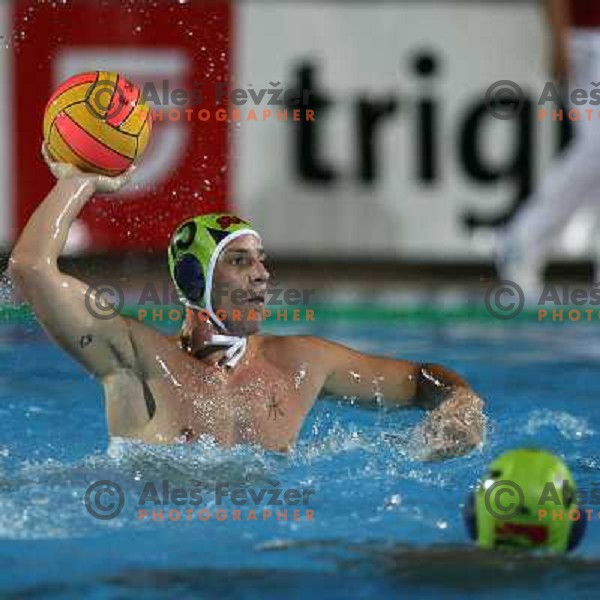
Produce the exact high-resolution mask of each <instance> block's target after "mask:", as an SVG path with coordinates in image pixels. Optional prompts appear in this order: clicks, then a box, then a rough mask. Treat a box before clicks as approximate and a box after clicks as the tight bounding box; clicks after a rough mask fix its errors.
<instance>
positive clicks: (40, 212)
mask: <svg viewBox="0 0 600 600" xmlns="http://www.w3.org/2000/svg"><path fill="white" fill-rule="evenodd" d="M44 157H45V159H46V161H47V162H48V164H49V166H50V168H51V170H52V172H53V174H54V175H55V176H56V177H57V178H58V181H57V183H56V185H55V186H54V188H53V189H52V191H51V192H50V193H49V194H48V196H47V197H46V198H45V199H44V200H43V202H42V203H41V204H40V205H39V206H38V208H37V209H36V211H35V212H34V213H33V215H32V216H31V218H30V220H29V222H28V223H27V225H26V227H25V229H24V230H23V232H22V234H21V237H20V238H19V240H18V241H17V244H16V245H15V247H14V249H13V251H12V254H11V257H10V261H9V275H10V277H11V279H12V280H13V281H14V282H15V283H16V284H17V286H18V288H19V289H20V291H21V292H22V294H23V296H24V298H25V300H26V301H27V302H28V303H29V304H30V305H31V307H32V309H33V311H34V312H35V314H36V316H37V318H38V320H39V321H40V323H41V324H42V325H43V326H44V328H45V330H46V331H47V332H48V334H49V335H50V336H51V337H52V338H53V339H54V340H55V341H56V342H57V343H58V344H59V345H60V346H61V347H62V348H63V349H65V350H66V351H67V352H68V353H69V354H71V356H73V357H74V358H75V359H77V360H78V361H79V362H80V363H81V364H82V365H83V366H84V367H85V368H86V369H87V370H88V371H90V372H91V373H93V374H94V375H96V376H98V377H101V378H102V377H105V376H107V375H110V374H111V373H112V372H113V371H114V370H115V369H118V368H123V367H124V366H126V365H124V364H123V363H124V362H125V363H126V362H127V361H128V359H129V357H130V356H131V354H132V352H131V344H130V341H129V334H128V328H127V326H126V324H125V321H124V320H123V319H122V318H121V317H116V318H113V319H111V320H100V319H98V318H97V317H95V316H94V315H93V314H92V313H90V312H88V309H87V308H86V294H88V296H90V293H89V290H90V286H89V285H88V284H86V283H84V282H82V281H79V280H78V279H75V278H73V277H70V276H69V275H66V274H65V273H63V272H61V271H60V270H59V268H58V257H59V255H60V253H61V251H62V249H63V246H64V245H65V242H66V239H67V234H68V232H69V228H70V226H71V224H72V223H73V221H74V220H75V218H76V217H77V215H78V214H79V212H80V211H81V209H82V208H83V207H84V206H85V204H86V202H87V201H88V200H89V199H90V198H91V197H92V196H93V194H94V193H95V192H96V191H102V192H109V191H116V190H118V189H119V188H120V187H121V186H122V185H123V184H124V183H125V182H126V181H127V179H128V176H129V174H127V175H123V176H120V177H118V178H111V177H101V176H96V175H88V174H84V173H81V172H80V171H78V170H77V169H75V167H72V166H70V165H66V164H60V163H52V162H50V161H49V159H48V157H47V155H46V154H45V153H44ZM90 300H91V301H92V302H95V301H96V298H95V295H94V294H91V296H90Z"/></svg>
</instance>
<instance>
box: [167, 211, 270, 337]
mask: <svg viewBox="0 0 600 600" xmlns="http://www.w3.org/2000/svg"><path fill="white" fill-rule="evenodd" d="M247 234H250V235H254V236H256V237H257V238H259V239H260V236H259V235H258V233H257V232H256V231H255V230H254V229H253V228H252V226H251V224H250V223H249V222H248V221H244V220H243V219H240V218H239V217H237V216H236V215H233V214H231V213H211V214H206V215H201V216H199V217H194V218H192V219H187V220H186V221H184V222H183V223H181V224H180V225H179V227H177V229H176V230H175V233H174V234H173V235H172V237H171V241H170V243H169V251H168V252H169V256H168V260H169V272H170V273H171V279H172V280H173V283H174V285H175V288H176V290H177V293H178V294H179V297H180V299H181V301H182V302H183V303H184V304H185V305H186V306H189V307H191V308H196V309H201V308H206V309H207V310H208V313H209V315H210V317H211V319H212V320H213V321H214V322H215V323H216V324H217V325H219V326H220V327H221V328H223V329H224V325H223V323H222V322H221V321H220V319H218V318H217V316H216V314H215V312H214V310H213V307H212V300H211V294H212V284H213V273H214V270H215V265H216V262H217V259H218V258H219V255H220V254H221V252H222V251H223V249H224V248H225V246H226V245H227V244H228V243H229V242H231V241H233V240H234V239H236V238H238V237H240V236H242V235H247Z"/></svg>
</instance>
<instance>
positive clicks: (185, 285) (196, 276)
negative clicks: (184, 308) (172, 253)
mask: <svg viewBox="0 0 600 600" xmlns="http://www.w3.org/2000/svg"><path fill="white" fill-rule="evenodd" d="M173 276H174V278H175V283H176V284H177V287H178V288H179V289H180V290H181V291H182V292H183V294H184V296H185V297H186V298H187V299H188V300H189V301H190V302H194V303H198V302H201V301H202V296H203V295H204V286H205V282H204V274H203V272H202V265H201V264H200V261H199V260H198V259H197V258H196V257H195V256H194V255H193V254H184V255H183V256H182V257H180V258H179V260H177V262H176V263H175V268H174V269H173Z"/></svg>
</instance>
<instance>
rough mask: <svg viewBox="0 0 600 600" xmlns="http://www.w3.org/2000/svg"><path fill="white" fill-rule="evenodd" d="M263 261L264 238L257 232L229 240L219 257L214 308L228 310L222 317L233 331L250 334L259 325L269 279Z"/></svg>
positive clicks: (213, 297) (216, 268)
mask: <svg viewBox="0 0 600 600" xmlns="http://www.w3.org/2000/svg"><path fill="white" fill-rule="evenodd" d="M264 261H265V251H264V249H263V247H262V242H261V241H260V240H259V239H258V238H257V237H256V236H254V235H243V236H240V237H239V238H237V239H235V240H233V241H232V242H230V243H229V244H227V246H226V247H225V249H224V250H223V252H221V254H220V256H219V258H218V260H217V264H216V265H215V271H214V275H213V295H212V304H213V308H214V310H215V311H217V310H219V309H221V310H222V311H225V315H226V318H224V319H222V320H223V321H224V322H225V324H226V325H227V329H228V330H229V331H230V332H231V333H233V334H236V335H251V334H252V333H256V332H257V331H258V330H259V329H260V321H261V318H262V311H263V308H264V302H265V294H266V291H267V282H268V281H269V272H268V271H267V269H266V267H265V264H264ZM217 316H219V314H218V313H217Z"/></svg>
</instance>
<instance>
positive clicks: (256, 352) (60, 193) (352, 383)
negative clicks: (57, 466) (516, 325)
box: [10, 155, 485, 458]
mask: <svg viewBox="0 0 600 600" xmlns="http://www.w3.org/2000/svg"><path fill="white" fill-rule="evenodd" d="M45 158H46V160H47V162H48V164H49V166H50V169H51V170H52V172H53V174H54V175H55V176H56V177H57V179H58V181H57V183H56V185H55V187H54V188H53V189H52V191H51V192H50V193H49V195H48V196H47V197H46V199H45V200H44V201H43V202H42V203H41V204H40V205H39V207H38V208H37V210H36V211H35V213H34V214H33V215H32V216H31V218H30V220H29V222H28V223H27V225H26V227H25V229H24V231H23V233H22V235H21V237H20V239H19V240H18V243H17V244H16V246H15V248H14V250H13V253H12V256H11V259H10V273H11V276H12V278H13V281H15V282H16V283H17V284H18V287H19V288H20V290H21V292H22V294H23V295H24V297H25V299H26V300H27V301H28V302H29V304H30V305H31V307H32V308H33V310H34V311H35V314H36V315H37V318H38V319H39V321H40V322H41V323H42V325H43V326H44V328H45V329H46V331H47V332H48V333H49V335H50V336H51V337H52V338H53V339H54V340H55V341H56V342H57V343H58V344H59V345H60V346H61V347H62V348H63V349H64V350H66V351H67V352H68V353H69V354H71V356H73V357H74V358H75V359H76V360H78V361H79V362H80V363H81V364H82V365H83V366H84V368H85V369H87V370H88V371H89V372H90V373H92V374H93V375H95V376H96V377H97V378H98V379H99V380H100V381H101V382H102V385H103V387H104V393H105V398H106V414H107V421H108V428H109V432H110V434H111V436H120V437H127V438H135V439H138V440H141V441H144V442H148V443H172V442H176V441H191V440H194V439H197V438H198V437H199V436H201V435H208V436H211V437H213V438H214V439H215V440H216V441H217V442H218V443H219V444H222V445H225V446H231V445H234V444H240V443H251V444H258V445H261V446H263V447H265V448H267V449H271V450H277V451H285V450H287V449H289V448H290V447H291V446H292V445H293V444H294V442H295V440H296V437H297V435H298V432H299V431H300V428H301V426H302V423H303V421H304V419H305V417H306V415H307V413H308V412H309V411H310V409H311V407H312V405H313V403H314V401H315V399H316V398H317V397H318V395H319V394H320V393H321V392H323V393H327V394H332V395H335V396H337V397H339V398H349V397H353V398H357V399H358V400H359V401H362V402H363V403H365V404H372V403H373V402H374V401H375V400H377V401H378V402H379V403H381V404H382V405H384V406H386V407H419V408H424V409H427V410H428V411H429V412H428V414H427V415H426V417H425V420H424V422H423V424H422V426H421V427H420V428H419V431H420V433H421V435H422V437H423V442H424V444H425V445H426V448H427V452H428V456H429V457H430V458H440V457H446V456H455V455H460V454H464V453H466V452H468V451H470V450H471V449H473V448H475V447H476V446H477V445H478V444H480V442H481V440H482V437H483V432H484V422H485V420H484V416H483V413H482V401H481V399H480V398H479V396H478V395H477V393H475V392H474V391H473V390H472V389H471V387H470V386H469V385H468V384H467V382H466V381H464V380H463V379H462V378H461V377H459V376H458V375H456V374H455V373H454V372H452V371H450V370H449V369H447V368H444V367H442V366H439V365H433V364H418V363H413V362H408V361H404V360H396V359H392V358H385V357H378V356H370V355H366V354H363V353H360V352H357V351H355V350H352V349H350V348H348V347H345V346H343V345H340V344H337V343H334V342H330V341H327V340H324V339H320V338H318V337H312V336H272V335H255V334H257V333H258V329H259V325H260V322H258V321H256V320H249V319H241V320H237V321H232V320H231V319H229V317H228V315H229V311H230V310H231V309H232V307H233V303H232V299H231V297H230V296H228V295H227V294H225V295H223V294H219V295H218V300H217V299H216V297H215V296H214V295H213V290H214V288H215V286H221V287H222V288H223V289H229V290H243V291H244V292H245V294H246V300H245V301H244V303H243V305H242V306H239V303H238V305H237V306H236V308H237V309H239V310H240V311H241V313H242V314H248V312H249V311H250V310H251V309H258V308H260V307H261V306H262V304H263V298H264V294H265V292H266V289H267V285H268V280H269V273H268V271H267V269H266V268H265V265H264V262H263V255H264V251H263V246H262V242H261V238H260V236H259V234H258V233H257V232H256V231H255V230H254V229H253V228H252V226H251V225H250V224H249V223H247V222H246V221H243V220H241V219H239V218H237V217H235V216H234V215H204V216H201V217H197V218H195V219H190V220H189V221H187V222H185V223H183V224H182V225H181V226H180V227H179V228H178V229H177V231H176V232H175V233H174V235H173V237H172V240H171V243H170V246H169V257H168V260H169V266H170V271H171V275H172V277H173V281H174V284H175V286H176V289H177V290H178V292H179V294H180V296H181V299H182V301H183V302H184V303H185V305H186V306H187V308H188V311H187V317H186V320H185V323H184V326H183V328H182V331H181V334H180V335H178V336H175V337H172V336H167V335H164V334H162V333H160V332H158V331H156V330H155V329H153V328H151V327H148V326H147V325H145V324H143V323H141V322H138V321H135V320H133V319H128V318H125V317H122V316H117V317H115V318H113V319H111V320H99V319H97V318H96V317H95V316H94V315H92V314H90V312H88V310H87V309H86V303H85V298H86V293H89V286H88V285H87V284H85V283H84V282H82V281H79V280H77V279H75V278H73V277H71V276H69V275H67V274H65V273H63V272H62V271H61V270H60V269H59V268H58V257H59V255H60V253H61V251H62V249H63V246H64V244H65V241H66V239H67V234H68V232H69V228H70V226H71V224H72V223H73V221H74V220H75V218H76V217H77V215H78V213H79V212H80V211H81V210H82V208H83V207H84V206H85V204H86V203H87V202H88V201H89V200H90V199H91V198H92V197H93V195H94V193H95V192H111V191H116V190H118V189H119V188H120V187H121V186H122V185H124V184H125V183H126V181H127V179H128V176H129V175H130V172H128V173H126V174H125V175H121V176H119V177H115V178H111V177H106V176H99V175H90V174H84V173H82V172H80V171H78V170H77V169H76V168H75V167H73V166H71V165H67V164H61V163H52V162H51V161H50V160H49V159H48V157H47V155H45ZM214 302H217V305H215V306H213V303H214ZM199 310H208V312H209V314H210V316H211V318H210V320H208V321H207V320H203V319H197V318H194V316H193V315H194V314H195V313H196V312H197V311H199ZM218 311H222V312H221V314H222V315H225V319H220V318H219V317H218V315H217V312H218Z"/></svg>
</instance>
